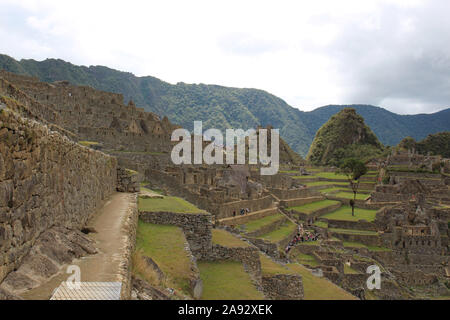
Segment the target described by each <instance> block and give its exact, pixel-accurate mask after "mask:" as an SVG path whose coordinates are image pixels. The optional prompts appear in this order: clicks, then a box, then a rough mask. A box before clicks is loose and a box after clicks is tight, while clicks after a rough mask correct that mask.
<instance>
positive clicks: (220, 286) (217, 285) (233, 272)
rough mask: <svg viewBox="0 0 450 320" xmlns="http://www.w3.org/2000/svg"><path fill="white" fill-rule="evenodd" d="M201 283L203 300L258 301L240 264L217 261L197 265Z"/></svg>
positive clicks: (255, 291)
mask: <svg viewBox="0 0 450 320" xmlns="http://www.w3.org/2000/svg"><path fill="white" fill-rule="evenodd" d="M197 265H198V268H199V269H200V278H201V279H202V281H203V295H202V299H203V300H259V299H264V296H263V294H262V293H260V292H259V291H258V290H256V288H255V286H254V285H253V284H252V281H251V279H250V276H249V275H248V274H247V273H246V272H245V270H244V267H243V266H242V263H239V262H234V261H219V262H205V261H199V262H198V263H197Z"/></svg>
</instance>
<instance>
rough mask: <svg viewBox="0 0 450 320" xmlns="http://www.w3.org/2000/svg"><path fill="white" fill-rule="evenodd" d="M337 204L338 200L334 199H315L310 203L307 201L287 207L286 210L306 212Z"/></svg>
mask: <svg viewBox="0 0 450 320" xmlns="http://www.w3.org/2000/svg"><path fill="white" fill-rule="evenodd" d="M336 204H339V201H335V200H321V201H315V202H311V203H307V204H304V205H301V206H295V207H289V208H287V210H295V211H298V212H303V213H306V214H310V213H313V212H315V211H317V210H319V209H323V208H326V207H329V206H333V205H336Z"/></svg>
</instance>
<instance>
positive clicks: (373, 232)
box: [329, 228, 378, 236]
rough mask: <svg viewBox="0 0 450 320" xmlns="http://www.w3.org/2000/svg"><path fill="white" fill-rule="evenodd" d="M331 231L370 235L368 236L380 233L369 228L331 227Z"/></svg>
mask: <svg viewBox="0 0 450 320" xmlns="http://www.w3.org/2000/svg"><path fill="white" fill-rule="evenodd" d="M329 230H330V231H333V232H336V233H343V234H358V235H368V236H376V235H377V234H378V233H377V232H375V231H367V230H353V229H340V228H329Z"/></svg>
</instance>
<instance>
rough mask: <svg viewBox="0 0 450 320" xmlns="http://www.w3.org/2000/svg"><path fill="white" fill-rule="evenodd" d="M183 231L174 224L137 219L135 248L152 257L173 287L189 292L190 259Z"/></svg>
mask: <svg viewBox="0 0 450 320" xmlns="http://www.w3.org/2000/svg"><path fill="white" fill-rule="evenodd" d="M184 247H185V238H184V234H183V231H182V230H181V229H180V228H178V227H175V226H165V225H155V224H150V223H145V222H142V221H139V223H138V229H137V234H136V250H137V251H140V252H142V253H143V255H145V256H147V257H150V258H152V259H153V260H154V261H155V262H156V263H157V264H158V266H159V267H160V268H161V270H162V271H163V272H164V274H165V275H166V276H168V277H169V279H170V282H172V283H173V285H174V286H175V289H178V290H182V291H184V292H186V293H187V292H189V286H190V285H189V277H190V275H191V273H192V271H191V261H190V259H189V257H188V255H187V253H186V251H185V249H184Z"/></svg>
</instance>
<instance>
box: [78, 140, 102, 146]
mask: <svg viewBox="0 0 450 320" xmlns="http://www.w3.org/2000/svg"><path fill="white" fill-rule="evenodd" d="M78 143H79V144H81V145H82V146H85V147H91V146H97V145H99V143H98V142H96V141H78Z"/></svg>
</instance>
